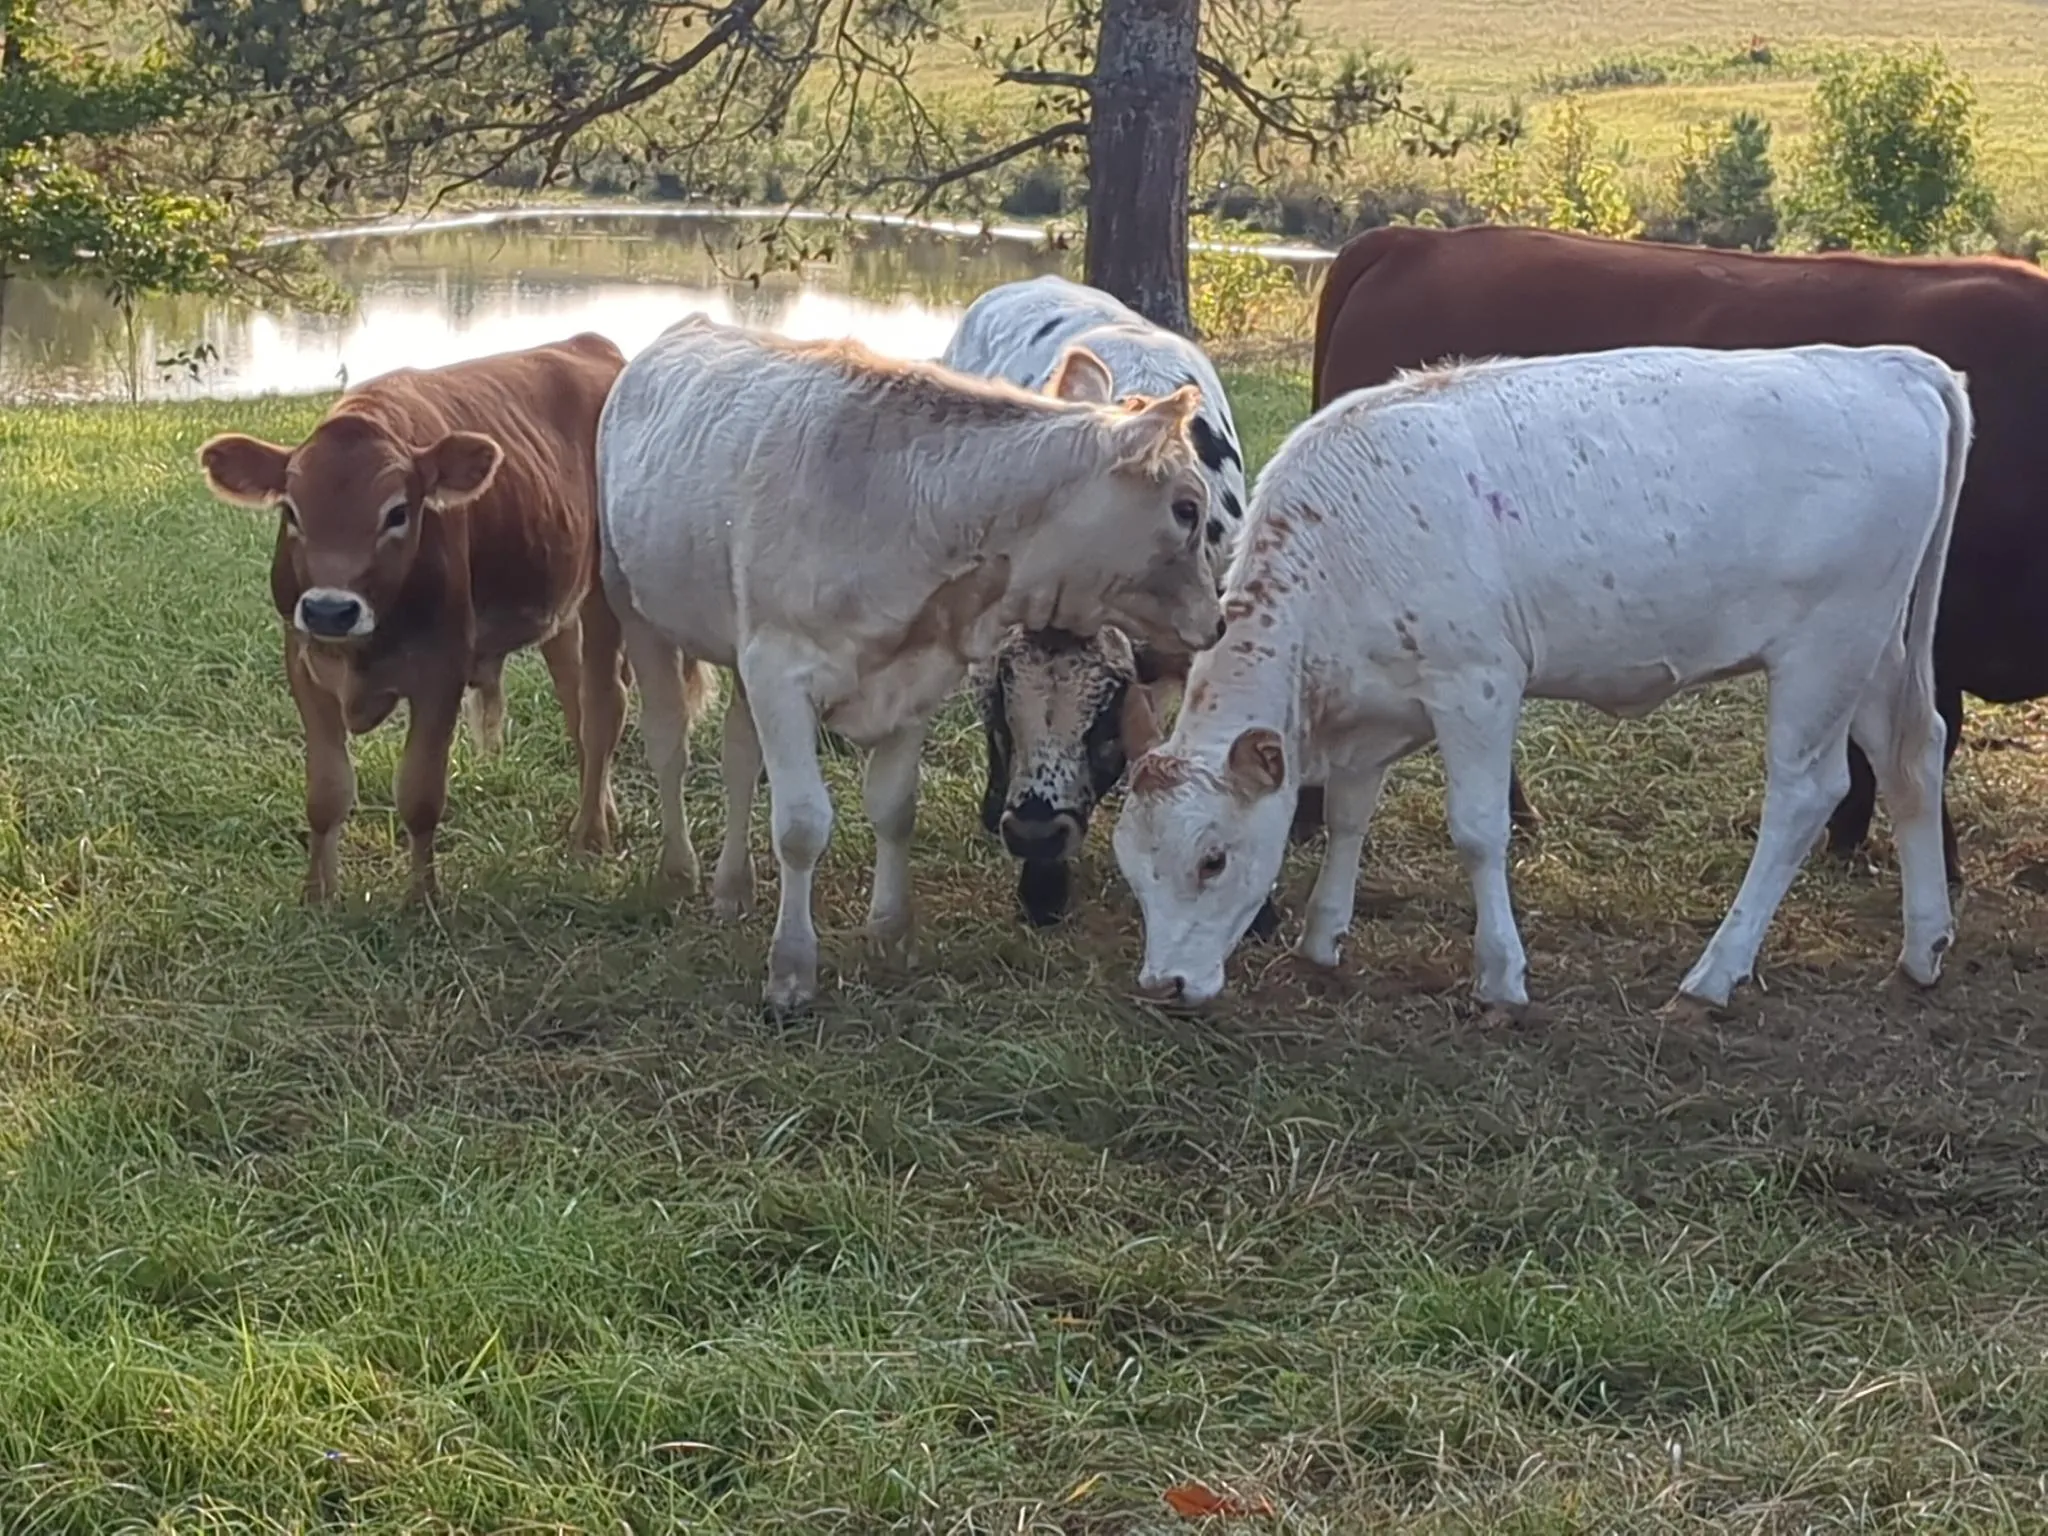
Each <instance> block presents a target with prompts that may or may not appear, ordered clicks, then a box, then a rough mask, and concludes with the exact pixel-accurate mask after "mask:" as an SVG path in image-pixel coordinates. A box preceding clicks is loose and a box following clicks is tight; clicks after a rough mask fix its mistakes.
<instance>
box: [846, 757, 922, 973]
mask: <svg viewBox="0 0 2048 1536" xmlns="http://www.w3.org/2000/svg"><path fill="white" fill-rule="evenodd" d="M924 737H925V722H924V721H922V720H920V721H918V722H917V723H916V724H915V725H907V726H905V727H904V728H903V729H902V730H900V731H897V732H896V733H895V734H893V735H891V736H888V737H886V738H885V739H884V740H883V741H882V742H881V743H880V745H878V746H877V747H876V748H875V749H874V750H873V751H872V752H871V753H869V754H868V771H867V780H866V783H865V785H864V786H863V791H862V796H861V798H862V803H863V805H864V806H865V808H866V810H867V813H868V821H869V822H870V823H872V824H873V826H874V829H875V872H874V883H873V885H872V887H871V889H870V891H869V896H868V937H869V938H870V939H872V940H873V941H874V942H875V943H876V944H877V945H879V946H881V948H882V949H883V950H884V951H885V952H890V953H896V954H907V953H908V952H909V948H910V937H911V930H912V928H913V926H914V923H913V916H912V909H911V900H910V841H911V837H912V834H913V833H914V832H915V831H916V830H917V776H918V762H919V759H920V757H921V756H922V754H923V752H924Z"/></svg>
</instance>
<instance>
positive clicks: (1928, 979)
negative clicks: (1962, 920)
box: [1897, 933, 1956, 992]
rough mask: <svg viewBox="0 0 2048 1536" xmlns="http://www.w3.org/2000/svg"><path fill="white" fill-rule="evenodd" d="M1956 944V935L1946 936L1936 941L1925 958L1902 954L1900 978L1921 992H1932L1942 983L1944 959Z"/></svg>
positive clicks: (1899, 969)
mask: <svg viewBox="0 0 2048 1536" xmlns="http://www.w3.org/2000/svg"><path fill="white" fill-rule="evenodd" d="M1955 942H1956V939H1955V935H1954V934H1952V933H1951V934H1946V935H1944V936H1943V937H1941V938H1939V939H1936V940H1935V941H1934V944H1933V946H1932V947H1931V948H1930V949H1929V950H1928V952H1927V954H1926V956H1925V957H1924V958H1923V957H1920V956H1916V955H1905V954H1901V955H1900V956H1899V963H1898V966H1897V973H1898V975H1899V977H1900V978H1901V979H1902V980H1904V981H1905V982H1907V983H1908V984H1910V985H1911V986H1913V987H1914V988H1915V989H1917V990H1919V991H1921V992H1926V991H1929V990H1931V989H1932V988H1933V987H1934V986H1936V985H1937V984H1938V983H1939V982H1940V981H1941V962H1942V958H1943V957H1944V956H1946V955H1947V954H1948V952H1949V950H1950V949H1951V948H1953V947H1954V945H1955Z"/></svg>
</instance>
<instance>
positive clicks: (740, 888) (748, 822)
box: [711, 674, 761, 923]
mask: <svg viewBox="0 0 2048 1536" xmlns="http://www.w3.org/2000/svg"><path fill="white" fill-rule="evenodd" d="M733 683H734V686H733V693H732V698H731V699H730V700H729V701H728V702H727V704H726V706H725V739H724V742H723V745H722V746H721V748H720V750H719V756H718V766H719V772H720V776H721V777H722V778H723V779H724V780H725V841H724V842H723V843H722V844H720V845H719V849H718V867H717V868H715V869H714V870H712V871H711V912H712V915H713V916H714V917H716V918H717V919H718V920H719V921H720V922H727V923H729V922H733V921H735V920H737V919H739V918H741V917H744V916H745V915H746V914H747V913H748V911H750V910H751V909H752V907H753V905H754V856H753V854H752V852H751V851H750V850H749V849H748V847H747V836H748V833H749V832H751V831H752V829H753V823H754V791H755V790H756V789H758V788H759V787H760V784H761V738H760V736H759V734H758V733H756V731H755V730H754V712H753V710H752V708H751V707H750V706H749V705H748V703H747V688H746V684H745V683H743V682H741V681H739V678H738V674H734V679H733Z"/></svg>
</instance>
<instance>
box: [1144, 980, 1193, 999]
mask: <svg viewBox="0 0 2048 1536" xmlns="http://www.w3.org/2000/svg"><path fill="white" fill-rule="evenodd" d="M1138 990H1139V991H1141V992H1143V993H1144V994H1145V996H1147V997H1148V998H1150V999H1151V1000H1152V1001H1153V1002H1155V1003H1177V1002H1179V1001H1180V1000H1181V998H1183V997H1185V996H1186V995H1187V990H1188V979H1187V977H1185V976H1163V977H1161V978H1160V979H1159V980H1158V981H1152V982H1147V983H1145V985H1143V986H1142V987H1140V988H1139V989H1138Z"/></svg>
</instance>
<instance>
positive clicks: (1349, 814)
mask: <svg viewBox="0 0 2048 1536" xmlns="http://www.w3.org/2000/svg"><path fill="white" fill-rule="evenodd" d="M1386 781H1387V766H1386V764H1384V763H1380V764H1377V765H1375V766H1374V767H1372V768H1369V769H1366V770H1365V771H1363V772H1358V771H1356V770H1353V769H1349V768H1345V769H1340V770H1338V771H1336V772H1333V773H1332V774H1331V775H1330V780H1329V783H1328V784H1327V785H1325V786H1324V790H1323V814H1324V819H1325V822H1326V824H1327V825H1328V827H1329V840H1328V841H1327V842H1325V843H1324V844H1323V867H1322V868H1321V869H1320V870H1319V871H1318V872H1317V874H1316V884H1315V889H1314V890H1313V891H1311V892H1310V893H1309V898H1308V921H1307V924H1306V926H1305V927H1304V928H1303V929H1302V935H1301V952H1302V954H1303V955H1305V956H1307V957H1308V959H1310V960H1311V961H1313V962H1314V963H1315V964H1317V965H1321V966H1334V965H1335V964H1336V963H1337V947H1338V945H1340V944H1341V943H1342V942H1343V941H1344V935H1345V934H1347V933H1349V932H1350V931H1351V917H1352V912H1353V910H1354V907H1355V904H1356V902H1357V899H1358V865H1359V861H1360V860H1361V859H1363V858H1364V856H1365V835H1366V832H1367V830H1368V829H1369V828H1370V827H1371V826H1372V813H1373V811H1374V809H1375V808H1376V807H1377V806H1378V805H1379V803H1380V786H1381V785H1383V784H1385V783H1386Z"/></svg>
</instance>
